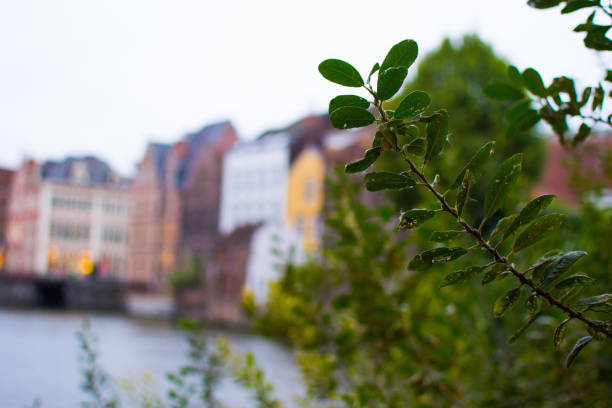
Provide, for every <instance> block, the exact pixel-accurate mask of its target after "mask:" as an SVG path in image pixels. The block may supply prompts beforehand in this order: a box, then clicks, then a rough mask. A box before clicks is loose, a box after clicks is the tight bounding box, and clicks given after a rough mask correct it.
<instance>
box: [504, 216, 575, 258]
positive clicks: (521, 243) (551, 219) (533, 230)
mask: <svg viewBox="0 0 612 408" xmlns="http://www.w3.org/2000/svg"><path fill="white" fill-rule="evenodd" d="M566 218H567V214H548V215H545V216H543V217H541V218H538V219H537V220H535V221H534V222H533V224H531V225H529V226H528V227H527V228H526V229H525V230H524V231H523V232H522V233H521V235H519V236H518V238H517V239H516V241H515V242H514V247H513V248H512V251H513V252H518V251H520V250H521V249H525V248H527V247H528V246H531V245H533V244H535V243H536V242H538V241H540V240H542V239H544V238H546V237H547V236H548V235H550V234H551V233H552V232H553V231H554V230H555V229H556V228H558V227H559V226H560V225H561V224H563V221H565V219H566Z"/></svg>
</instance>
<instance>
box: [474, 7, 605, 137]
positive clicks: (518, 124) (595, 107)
mask: <svg viewBox="0 0 612 408" xmlns="http://www.w3.org/2000/svg"><path fill="white" fill-rule="evenodd" d="M602 3H603V1H601V0H529V1H528V4H529V5H530V6H531V7H534V8H538V9H546V8H552V7H557V6H559V5H561V4H563V5H564V6H563V8H562V9H561V14H568V13H573V12H576V11H578V10H583V9H589V10H592V12H591V14H590V15H589V16H588V17H587V19H586V21H585V22H584V23H583V24H579V25H578V26H576V27H575V28H574V31H575V32H579V33H585V37H584V45H585V47H587V48H590V49H593V50H596V51H612V41H611V40H610V39H608V37H607V36H606V33H607V32H608V30H609V29H610V27H612V25H599V24H597V23H596V22H595V20H596V18H599V17H602V18H605V19H608V20H609V19H612V6H611V5H610V4H607V5H604V4H602ZM611 84H612V71H611V70H607V71H606V76H605V78H604V79H603V81H601V82H599V83H598V84H596V85H594V86H590V87H586V88H584V89H583V90H582V91H581V92H578V90H577V89H576V85H575V81H574V79H573V78H569V77H567V76H559V77H556V78H554V79H553V81H552V82H551V83H550V84H548V85H546V84H545V83H544V81H543V80H542V77H541V76H540V73H539V72H538V71H537V70H535V69H534V68H526V69H525V70H523V72H520V71H519V69H518V68H516V67H515V66H513V65H510V66H509V67H508V72H507V79H506V80H505V81H503V82H502V81H495V82H491V83H489V84H487V85H486V86H485V87H484V88H483V91H484V93H485V94H486V95H487V96H489V97H490V98H492V99H496V100H501V101H512V102H513V103H514V106H512V108H511V109H510V110H509V111H508V113H507V114H506V118H507V120H508V122H509V125H508V128H507V131H506V134H507V135H508V136H512V135H514V134H516V133H518V132H521V131H524V130H527V129H530V128H532V127H533V126H535V125H536V124H537V123H538V122H540V121H541V120H544V121H545V122H547V123H548V124H549V125H550V127H551V128H552V130H553V131H554V132H555V133H556V134H557V135H558V137H559V141H560V142H561V143H562V144H563V145H565V146H573V147H575V146H577V145H578V144H580V143H582V142H583V141H584V140H585V139H586V138H587V137H588V136H589V135H590V134H591V131H592V129H593V126H595V125H597V124H606V125H612V115H609V116H608V117H607V118H605V115H604V112H603V109H604V100H605V97H606V94H609V92H610V90H611V89H612V87H611ZM572 118H573V119H577V120H579V121H580V122H581V124H580V127H579V128H578V131H577V132H576V133H574V134H573V136H571V137H570V128H569V126H568V120H570V119H572Z"/></svg>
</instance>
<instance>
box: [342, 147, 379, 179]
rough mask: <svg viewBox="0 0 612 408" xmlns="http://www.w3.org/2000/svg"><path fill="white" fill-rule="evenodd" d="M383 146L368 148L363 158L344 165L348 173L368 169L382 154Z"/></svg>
mask: <svg viewBox="0 0 612 408" xmlns="http://www.w3.org/2000/svg"><path fill="white" fill-rule="evenodd" d="M381 150H382V148H381V147H373V148H371V149H368V150H366V152H365V155H364V157H363V158H362V159H359V160H357V161H354V162H352V163H349V164H347V165H346V167H344V171H345V172H346V173H359V172H360V171H364V170H366V169H367V168H368V167H370V166H371V165H372V164H374V162H375V161H376V159H378V156H380V152H381Z"/></svg>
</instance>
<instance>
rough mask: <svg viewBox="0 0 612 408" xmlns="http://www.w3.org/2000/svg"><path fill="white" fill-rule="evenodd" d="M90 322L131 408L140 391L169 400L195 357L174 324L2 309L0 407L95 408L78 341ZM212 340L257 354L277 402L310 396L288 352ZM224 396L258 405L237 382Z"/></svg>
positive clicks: (256, 343)
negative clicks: (174, 378) (176, 379)
mask: <svg viewBox="0 0 612 408" xmlns="http://www.w3.org/2000/svg"><path fill="white" fill-rule="evenodd" d="M85 317H89V320H90V323H91V328H92V331H93V332H94V333H96V334H97V335H98V338H99V340H98V349H99V351H100V353H101V357H100V359H101V363H102V365H103V367H104V368H105V370H106V371H107V372H108V373H109V374H110V375H111V377H112V378H113V382H114V383H115V384H116V385H117V386H118V389H119V392H120V393H122V394H123V395H124V397H126V398H125V401H126V402H127V404H124V405H123V406H127V407H132V406H134V407H136V406H137V405H135V404H134V403H131V404H130V401H129V399H130V397H131V396H133V395H135V394H137V393H138V392H134V391H133V390H140V391H139V392H140V393H147V394H152V395H154V396H158V397H159V398H161V399H162V400H163V401H167V398H166V394H167V391H168V386H169V385H168V382H167V381H166V379H165V376H166V373H168V372H176V371H178V368H179V367H180V366H181V365H183V364H185V363H187V360H186V358H187V351H188V346H187V342H186V340H185V336H184V334H183V333H182V332H181V331H180V330H177V329H175V328H174V327H173V326H172V325H171V324H170V323H168V322H165V321H153V320H139V319H133V318H128V317H122V316H116V315H112V316H111V315H91V316H88V315H86V314H80V313H66V312H55V311H41V310H36V311H21V310H5V309H0V407H2V408H24V407H32V406H33V405H34V401H35V400H36V399H38V400H39V401H40V403H41V404H40V407H41V408H70V407H80V406H81V402H83V401H87V396H86V395H85V394H83V392H82V391H81V390H80V386H79V385H80V383H81V381H82V378H81V376H80V371H79V362H78V353H79V348H78V342H77V339H76V337H75V333H76V332H77V331H78V330H79V328H80V327H81V324H82V321H83V319H84V318H85ZM210 333H211V335H214V336H217V335H220V336H223V337H225V338H226V339H227V340H228V342H229V343H230V345H231V346H232V348H233V349H234V351H235V352H237V353H244V352H246V351H248V350H251V351H252V352H253V354H254V356H255V360H256V362H257V363H258V365H259V366H260V367H262V369H263V370H264V372H265V374H266V377H267V379H268V380H269V381H270V382H271V383H273V384H274V386H275V389H276V390H275V395H276V397H277V398H278V399H280V400H281V401H282V402H283V403H285V404H286V405H287V406H290V407H292V406H296V404H294V403H293V400H294V396H296V395H297V396H299V395H303V386H302V384H301V380H300V373H299V370H298V369H297V367H296V366H295V364H294V363H293V359H292V357H291V354H290V352H289V351H288V350H286V349H285V348H283V347H281V346H280V345H278V344H276V343H273V342H270V341H268V340H266V339H263V338H261V337H258V336H254V335H248V334H237V333H233V332H223V331H218V330H216V331H212V332H210ZM129 390H132V391H129ZM217 395H218V396H219V399H220V400H221V401H222V402H223V403H225V404H226V405H227V406H229V407H236V408H237V407H251V406H254V404H253V403H252V400H251V395H249V393H247V392H246V391H244V390H243V389H242V388H241V387H240V386H239V385H238V384H236V383H235V382H233V381H231V380H229V379H228V380H224V381H223V382H222V384H221V386H220V388H219V390H218V393H217ZM164 405H167V404H164ZM138 408H140V407H138Z"/></svg>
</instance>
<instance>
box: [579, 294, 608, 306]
mask: <svg viewBox="0 0 612 408" xmlns="http://www.w3.org/2000/svg"><path fill="white" fill-rule="evenodd" d="M610 299H612V294H610V293H604V294H602V295H597V296H591V297H588V298H584V299H580V300H579V301H577V302H576V303H574V306H592V305H600V304H602V303H606V302H607V301H608V300H610Z"/></svg>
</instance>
